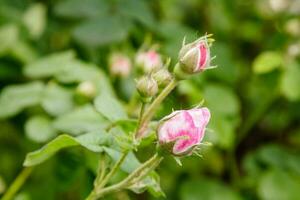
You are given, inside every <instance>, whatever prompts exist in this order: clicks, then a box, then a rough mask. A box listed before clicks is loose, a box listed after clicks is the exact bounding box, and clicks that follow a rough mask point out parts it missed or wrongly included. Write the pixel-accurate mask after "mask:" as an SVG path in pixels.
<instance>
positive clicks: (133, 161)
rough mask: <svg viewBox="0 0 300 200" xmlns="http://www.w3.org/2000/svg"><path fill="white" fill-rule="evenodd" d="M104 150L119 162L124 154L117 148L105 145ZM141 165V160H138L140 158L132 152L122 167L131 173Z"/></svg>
mask: <svg viewBox="0 0 300 200" xmlns="http://www.w3.org/2000/svg"><path fill="white" fill-rule="evenodd" d="M104 150H105V152H106V153H107V154H108V155H109V156H110V157H111V158H112V160H113V161H114V162H117V161H118V160H119V159H120V158H121V156H122V153H121V152H119V151H117V150H115V149H111V148H107V147H105V148H104ZM139 165H140V162H139V161H138V159H137V158H136V157H135V155H134V154H133V153H132V152H130V153H129V154H128V155H127V157H126V158H125V160H124V162H123V164H122V165H121V169H122V170H123V171H124V172H126V173H128V174H129V173H131V172H133V171H134V170H135V169H136V168H137V167H138V166H139Z"/></svg>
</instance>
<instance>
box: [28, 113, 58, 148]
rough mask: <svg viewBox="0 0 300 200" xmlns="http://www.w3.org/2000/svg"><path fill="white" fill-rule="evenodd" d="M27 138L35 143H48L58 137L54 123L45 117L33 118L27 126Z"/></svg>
mask: <svg viewBox="0 0 300 200" xmlns="http://www.w3.org/2000/svg"><path fill="white" fill-rule="evenodd" d="M25 133H26V136H27V137H28V138H29V139H31V140H32V141H35V142H47V141H48V140H50V139H52V138H54V137H55V135H56V131H55V129H54V128H53V127H52V121H51V120H50V119H49V118H48V117H47V116H43V115H38V116H34V117H31V118H30V119H29V120H28V121H27V122H26V124H25Z"/></svg>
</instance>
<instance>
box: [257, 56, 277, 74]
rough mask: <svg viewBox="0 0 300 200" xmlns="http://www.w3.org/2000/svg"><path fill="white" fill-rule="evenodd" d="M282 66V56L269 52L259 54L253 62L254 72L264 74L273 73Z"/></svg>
mask: <svg viewBox="0 0 300 200" xmlns="http://www.w3.org/2000/svg"><path fill="white" fill-rule="evenodd" d="M281 64H282V55H281V54H280V53H278V52H274V51H267V52H263V53H261V54H259V55H258V56H257V57H256V58H255V60H254V62H253V71H254V73H256V74H264V73H268V72H271V71H273V70H274V69H276V68H278V67H279V66H280V65H281Z"/></svg>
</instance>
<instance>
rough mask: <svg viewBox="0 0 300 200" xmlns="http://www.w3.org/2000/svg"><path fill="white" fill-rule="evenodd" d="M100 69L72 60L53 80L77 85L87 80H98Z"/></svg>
mask: <svg viewBox="0 0 300 200" xmlns="http://www.w3.org/2000/svg"><path fill="white" fill-rule="evenodd" d="M99 74H100V69H98V68H97V67H96V66H95V65H93V64H88V63H85V62H82V61H79V60H75V59H73V60H72V61H70V62H69V63H68V64H66V65H65V66H64V68H63V69H62V70H61V71H59V73H56V74H55V78H56V79H57V80H58V81H60V82H62V83H77V82H82V81H87V80H98V79H99V76H101V75H99Z"/></svg>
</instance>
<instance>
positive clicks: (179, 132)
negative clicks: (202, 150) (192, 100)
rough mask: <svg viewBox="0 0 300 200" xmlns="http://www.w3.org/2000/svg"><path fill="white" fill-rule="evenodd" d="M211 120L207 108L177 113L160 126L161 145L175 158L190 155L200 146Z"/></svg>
mask: <svg viewBox="0 0 300 200" xmlns="http://www.w3.org/2000/svg"><path fill="white" fill-rule="evenodd" d="M209 119H210V112H209V110H208V109H207V108H198V109H191V110H178V111H175V112H173V113H171V114H170V115H168V116H166V117H165V118H163V119H162V122H160V124H159V127H158V131H157V137H158V141H159V144H160V145H161V146H162V147H165V148H166V149H167V150H168V151H170V152H171V153H172V154H173V155H175V156H184V155H190V154H192V153H193V150H194V149H195V147H197V146H198V145H200V143H201V141H202V139H203V137H204V133H205V127H206V125H207V124H208V122H209Z"/></svg>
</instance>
